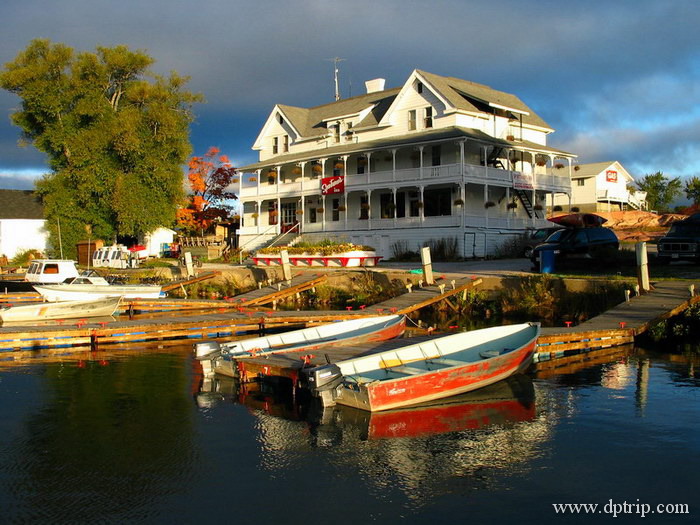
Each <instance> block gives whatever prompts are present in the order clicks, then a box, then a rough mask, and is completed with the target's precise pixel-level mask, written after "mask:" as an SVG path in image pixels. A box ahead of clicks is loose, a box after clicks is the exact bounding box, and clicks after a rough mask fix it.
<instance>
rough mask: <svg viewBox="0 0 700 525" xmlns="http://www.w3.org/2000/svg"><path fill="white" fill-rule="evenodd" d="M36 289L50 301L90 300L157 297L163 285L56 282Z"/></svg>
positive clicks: (35, 287)
mask: <svg viewBox="0 0 700 525" xmlns="http://www.w3.org/2000/svg"><path fill="white" fill-rule="evenodd" d="M34 289H35V290H36V291H37V292H39V294H41V296H42V297H43V298H44V299H45V300H46V301H49V302H56V301H88V300H91V299H104V298H107V297H122V298H124V299H157V298H159V297H160V295H161V287H160V286H152V285H133V286H130V285H94V284H56V285H50V286H47V285H43V286H34Z"/></svg>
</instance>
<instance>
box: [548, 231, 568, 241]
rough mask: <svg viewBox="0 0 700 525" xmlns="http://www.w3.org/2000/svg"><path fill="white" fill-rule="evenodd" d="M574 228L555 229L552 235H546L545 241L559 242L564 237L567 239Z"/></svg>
mask: <svg viewBox="0 0 700 525" xmlns="http://www.w3.org/2000/svg"><path fill="white" fill-rule="evenodd" d="M573 231H574V230H558V231H555V232H554V233H553V234H552V235H550V236H549V237H547V242H561V241H563V240H565V239H568V238H569V237H571V235H572V232H573Z"/></svg>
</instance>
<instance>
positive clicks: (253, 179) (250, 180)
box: [248, 177, 258, 182]
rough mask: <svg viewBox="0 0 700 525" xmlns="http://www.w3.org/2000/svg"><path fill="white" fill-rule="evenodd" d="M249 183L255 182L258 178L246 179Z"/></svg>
mask: <svg viewBox="0 0 700 525" xmlns="http://www.w3.org/2000/svg"><path fill="white" fill-rule="evenodd" d="M248 181H249V182H257V181H258V178H257V177H251V178H249V179H248Z"/></svg>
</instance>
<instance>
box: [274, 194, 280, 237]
mask: <svg viewBox="0 0 700 525" xmlns="http://www.w3.org/2000/svg"><path fill="white" fill-rule="evenodd" d="M275 233H277V235H279V234H280V233H282V199H281V198H280V197H277V227H276V228H275Z"/></svg>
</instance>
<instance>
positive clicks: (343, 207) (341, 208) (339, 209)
mask: <svg viewBox="0 0 700 525" xmlns="http://www.w3.org/2000/svg"><path fill="white" fill-rule="evenodd" d="M345 210H347V208H346V207H345V206H343V205H342V204H341V205H340V206H338V211H345Z"/></svg>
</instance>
